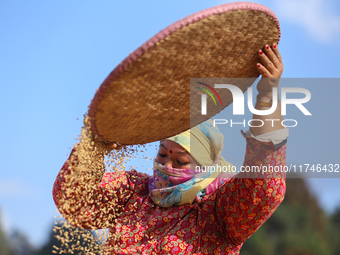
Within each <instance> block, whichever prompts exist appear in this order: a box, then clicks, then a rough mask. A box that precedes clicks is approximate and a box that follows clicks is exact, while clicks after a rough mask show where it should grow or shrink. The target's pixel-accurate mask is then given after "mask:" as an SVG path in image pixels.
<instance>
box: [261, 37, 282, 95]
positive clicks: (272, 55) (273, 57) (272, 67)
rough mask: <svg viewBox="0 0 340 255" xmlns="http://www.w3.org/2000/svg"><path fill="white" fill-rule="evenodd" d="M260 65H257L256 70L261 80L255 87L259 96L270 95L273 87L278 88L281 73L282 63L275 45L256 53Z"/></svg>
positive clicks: (267, 46)
mask: <svg viewBox="0 0 340 255" xmlns="http://www.w3.org/2000/svg"><path fill="white" fill-rule="evenodd" d="M258 54H259V57H260V59H261V62H262V64H261V63H257V69H258V70H259V72H260V74H261V75H262V80H261V81H260V82H259V83H258V85H257V90H258V91H259V93H260V94H264V95H271V91H272V88H273V87H278V86H279V79H280V77H281V75H282V72H283V63H282V58H281V55H280V52H279V50H278V46H277V44H275V43H274V44H273V45H272V46H271V47H270V46H269V45H266V46H265V47H264V51H263V50H259V51H258Z"/></svg>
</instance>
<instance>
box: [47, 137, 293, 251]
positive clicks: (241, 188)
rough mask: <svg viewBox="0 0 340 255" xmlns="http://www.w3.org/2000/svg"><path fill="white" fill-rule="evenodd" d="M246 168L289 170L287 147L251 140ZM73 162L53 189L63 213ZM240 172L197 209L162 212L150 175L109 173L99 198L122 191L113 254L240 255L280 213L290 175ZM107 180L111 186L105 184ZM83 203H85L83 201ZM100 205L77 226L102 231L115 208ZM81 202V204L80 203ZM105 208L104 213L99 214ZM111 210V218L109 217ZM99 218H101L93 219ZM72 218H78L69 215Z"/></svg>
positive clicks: (195, 206) (114, 225)
mask: <svg viewBox="0 0 340 255" xmlns="http://www.w3.org/2000/svg"><path fill="white" fill-rule="evenodd" d="M246 139H247V148H246V156H245V161H244V166H245V167H246V166H260V165H264V166H269V165H270V166H284V165H285V163H286V144H285V142H284V144H283V145H282V144H281V145H279V146H275V145H274V144H273V143H272V142H259V141H258V140H256V139H255V138H251V137H247V138H246ZM67 167H68V166H67V163H65V165H64V166H63V168H62V170H63V171H61V172H60V173H59V175H58V177H57V179H56V181H55V183H54V187H53V197H54V201H55V204H56V205H57V207H58V208H60V206H59V199H60V198H61V196H62V195H63V194H64V193H63V192H62V189H63V185H64V177H63V175H64V174H67ZM242 177H246V174H245V173H239V174H237V175H236V176H234V177H233V178H231V179H230V181H228V182H225V183H224V184H223V185H222V186H221V187H220V188H219V189H218V190H216V191H215V192H214V193H212V194H209V195H206V196H204V197H203V198H202V199H201V200H200V201H196V202H194V203H193V204H185V205H182V206H174V207H170V208H162V207H159V206H157V205H155V204H154V203H153V201H152V200H151V198H150V196H149V192H148V180H149V178H150V177H149V176H148V175H147V174H144V173H139V172H136V171H135V170H132V171H129V172H121V173H106V174H105V175H104V178H103V179H102V182H101V183H100V184H98V193H100V194H102V195H103V196H104V197H105V196H106V197H107V199H110V196H109V194H110V190H111V191H112V189H116V190H117V193H116V194H118V200H117V204H120V205H122V208H123V209H122V210H121V212H120V213H121V214H120V216H119V217H118V218H116V219H111V222H110V224H111V226H112V227H111V228H110V231H111V232H113V233H114V234H115V235H114V237H112V238H110V239H109V240H107V246H108V247H116V248H115V249H113V250H112V252H110V253H111V254H239V252H240V249H241V247H242V244H243V243H244V241H245V240H246V239H247V238H249V237H250V236H251V235H252V234H253V233H254V232H255V231H256V230H257V229H258V228H259V227H260V226H261V225H262V224H263V223H264V222H265V221H266V220H267V219H268V218H269V217H270V216H271V215H272V213H273V212H274V211H275V209H276V208H277V207H278V206H279V204H280V203H281V202H282V200H283V198H284V194H285V188H286V185H285V174H284V172H283V173H281V172H280V173H278V174H275V177H274V176H273V174H272V173H266V174H263V173H259V174H256V176H255V177H254V176H253V177H252V178H242ZM104 180H105V181H104ZM79 199H81V198H79ZM103 201H105V199H102V201H97V202H96V206H93V207H92V210H98V212H95V214H91V215H92V216H91V217H89V218H88V219H85V220H83V221H82V222H83V223H81V224H79V225H78V226H76V227H81V228H92V229H93V228H97V229H100V228H102V223H103V222H106V221H107V217H106V216H107V215H108V214H110V211H109V209H108V210H105V206H106V203H105V202H103ZM80 202H81V201H80ZM98 208H100V211H99V209H98ZM103 211H106V213H103ZM93 215H96V217H93ZM62 216H63V217H64V218H66V219H72V217H77V214H76V213H73V214H72V213H68V214H67V213H64V214H63V215H62Z"/></svg>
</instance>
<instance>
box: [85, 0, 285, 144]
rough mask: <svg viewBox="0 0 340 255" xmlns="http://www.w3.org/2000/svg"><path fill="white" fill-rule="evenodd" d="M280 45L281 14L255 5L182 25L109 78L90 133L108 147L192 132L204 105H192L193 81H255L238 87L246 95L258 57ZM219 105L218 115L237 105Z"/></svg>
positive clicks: (229, 7) (217, 10) (230, 7)
mask: <svg viewBox="0 0 340 255" xmlns="http://www.w3.org/2000/svg"><path fill="white" fill-rule="evenodd" d="M279 39H280V26H279V23H278V20H277V18H276V16H275V14H274V13H273V12H272V11H270V10H269V9H268V8H266V7H264V6H262V5H258V4H254V3H242V2H241V3H233V4H225V5H221V6H217V7H213V8H210V9H207V10H204V11H202V12H198V13H195V14H193V15H190V16H188V17H186V18H184V19H182V20H180V21H177V22H176V23H174V24H172V25H170V26H169V27H167V28H166V29H164V30H162V31H161V32H159V33H158V34H156V35H155V36H154V37H152V38H151V39H150V40H149V41H147V42H146V43H144V44H143V45H142V46H140V47H139V48H138V49H137V50H136V51H134V52H133V53H131V54H130V55H129V56H128V57H127V58H126V59H125V60H124V61H123V62H122V63H121V64H120V65H119V66H117V67H116V68H115V69H114V70H113V71H112V72H111V74H110V75H109V76H108V77H107V78H106V80H105V81H104V82H103V84H102V85H101V86H100V88H99V89H98V91H97V93H96V95H95V97H94V99H93V100H92V103H91V105H90V110H89V116H90V118H91V124H92V125H91V126H92V131H93V132H94V133H95V134H96V135H98V136H99V138H100V139H101V140H103V141H105V142H119V143H121V144H144V143H148V142H153V141H157V140H160V139H164V138H167V137H170V136H172V135H175V134H178V133H180V132H183V131H185V130H187V129H189V128H190V101H192V100H195V101H197V102H199V101H200V94H199V93H196V94H192V95H191V98H190V78H224V77H225V78H253V79H247V80H248V81H249V82H247V83H245V84H244V83H243V84H236V85H237V86H239V87H240V88H241V89H242V90H243V91H245V90H246V89H247V87H249V86H251V84H252V82H253V81H254V80H255V79H256V78H257V77H258V76H259V73H258V71H257V68H256V63H257V62H260V60H259V58H258V55H257V52H258V50H259V49H261V48H263V46H264V45H265V44H272V43H278V42H279ZM221 98H222V101H223V107H221V108H219V109H218V111H220V110H222V109H223V108H225V107H226V106H228V105H229V104H230V103H231V102H232V99H231V97H230V95H228V94H226V95H224V94H222V95H221ZM197 107H199V106H197ZM216 113H217V112H216ZM216 113H214V114H216ZM210 117H212V116H211V115H210V116H209V115H207V116H205V117H201V118H199V119H198V120H197V121H196V122H195V123H193V122H192V123H191V125H193V124H199V123H198V122H202V121H204V120H206V119H208V118H210Z"/></svg>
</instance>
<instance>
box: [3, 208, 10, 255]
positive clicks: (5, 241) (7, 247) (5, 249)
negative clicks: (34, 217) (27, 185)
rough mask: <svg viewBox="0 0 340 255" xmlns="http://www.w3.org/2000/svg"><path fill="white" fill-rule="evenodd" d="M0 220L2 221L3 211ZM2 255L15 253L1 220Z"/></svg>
mask: <svg viewBox="0 0 340 255" xmlns="http://www.w3.org/2000/svg"><path fill="white" fill-rule="evenodd" d="M0 219H1V211H0ZM0 254H1V255H13V252H12V250H11V247H10V245H9V240H8V238H7V236H6V235H5V232H4V231H3V229H2V226H1V220H0Z"/></svg>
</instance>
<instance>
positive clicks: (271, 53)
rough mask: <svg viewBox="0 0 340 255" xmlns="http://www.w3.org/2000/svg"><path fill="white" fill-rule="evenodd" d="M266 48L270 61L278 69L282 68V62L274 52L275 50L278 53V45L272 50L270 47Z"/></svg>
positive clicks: (274, 45)
mask: <svg viewBox="0 0 340 255" xmlns="http://www.w3.org/2000/svg"><path fill="white" fill-rule="evenodd" d="M264 48H265V51H266V55H267V57H268V59H269V60H270V61H271V62H272V63H273V64H274V66H275V67H276V68H280V65H281V60H280V59H279V58H278V56H277V54H276V53H275V52H274V51H273V50H274V49H276V51H277V52H278V50H277V45H276V44H273V46H272V48H271V47H270V46H269V45H266V46H265V47H264ZM279 55H280V54H279Z"/></svg>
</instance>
